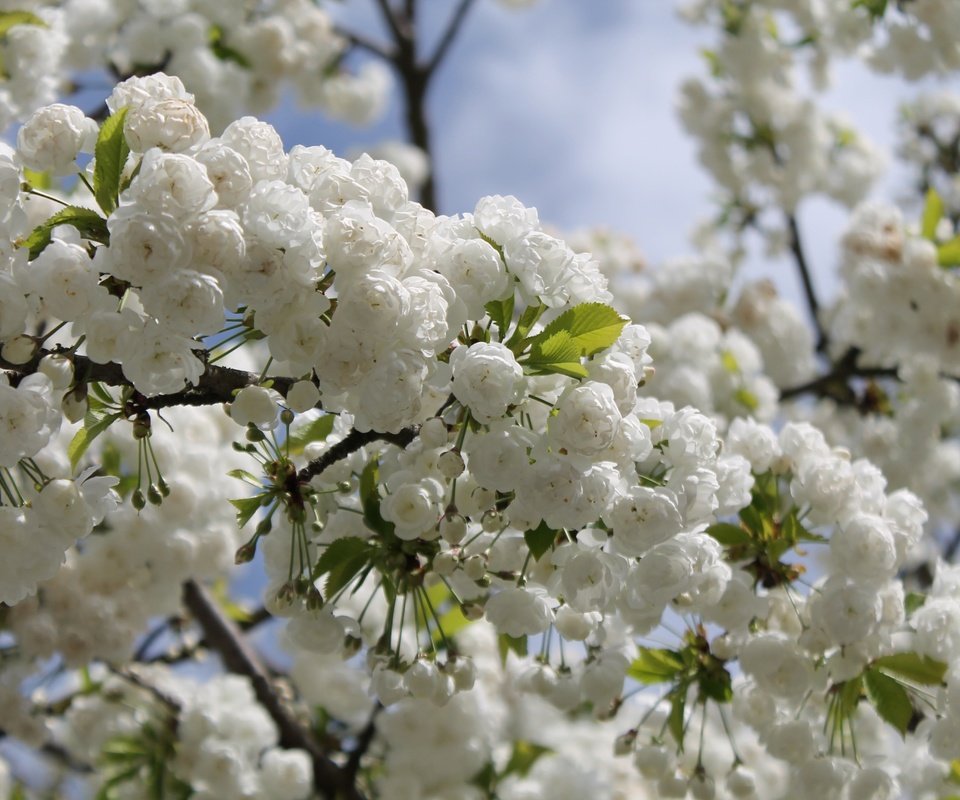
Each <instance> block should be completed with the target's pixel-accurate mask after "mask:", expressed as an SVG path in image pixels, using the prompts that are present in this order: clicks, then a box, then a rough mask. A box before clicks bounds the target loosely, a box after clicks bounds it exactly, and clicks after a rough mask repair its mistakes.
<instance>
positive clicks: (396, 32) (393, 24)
mask: <svg viewBox="0 0 960 800" xmlns="http://www.w3.org/2000/svg"><path fill="white" fill-rule="evenodd" d="M377 5H378V6H379V7H380V16H382V17H383V20H384V22H386V23H387V27H388V28H390V33H391V34H393V37H394V39H398V40H399V39H403V38H405V34H404V32H403V30H402V29H401V28H400V23H399V22H398V21H397V16H396V14H394V12H393V9H392V8H391V7H390V3H389V2H388V0H377Z"/></svg>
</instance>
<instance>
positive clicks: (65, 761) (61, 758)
mask: <svg viewBox="0 0 960 800" xmlns="http://www.w3.org/2000/svg"><path fill="white" fill-rule="evenodd" d="M7 736H8V734H7V732H6V731H5V730H3V729H2V728H0V739H5V738H6V737H7ZM35 749H36V752H38V753H40V754H41V755H44V756H47V757H48V758H52V759H54V760H55V761H56V762H57V763H58V764H60V765H61V766H63V767H66V768H67V769H69V770H72V771H73V772H79V773H83V774H87V773H90V772H93V767H91V766H90V765H89V764H84V763H82V762H80V761H77V760H76V759H74V757H73V756H72V755H70V753H68V752H67V750H66V749H65V748H64V747H62V746H61V745H59V744H57V743H56V742H50V741H48V742H44V743H43V744H42V745H40V746H39V747H37V748H35Z"/></svg>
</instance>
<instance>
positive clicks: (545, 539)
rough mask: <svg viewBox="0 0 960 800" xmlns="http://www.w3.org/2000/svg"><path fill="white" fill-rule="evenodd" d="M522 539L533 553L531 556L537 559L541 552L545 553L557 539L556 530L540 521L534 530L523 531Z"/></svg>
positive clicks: (541, 554)
mask: <svg viewBox="0 0 960 800" xmlns="http://www.w3.org/2000/svg"><path fill="white" fill-rule="evenodd" d="M523 540H524V541H525V542H526V543H527V547H529V548H530V552H531V553H533V557H534V558H535V559H536V560H537V561H539V560H540V558H541V557H542V556H543V554H544V553H546V552H547V550H549V549H550V548H551V547H552V546H553V543H554V542H555V541H556V540H557V532H556V531H555V530H554V529H553V528H551V527H550V526H549V525H547V523H546V522H541V523H540V524H539V525H538V526H537V528H536V530H532V531H525V532H524V534H523Z"/></svg>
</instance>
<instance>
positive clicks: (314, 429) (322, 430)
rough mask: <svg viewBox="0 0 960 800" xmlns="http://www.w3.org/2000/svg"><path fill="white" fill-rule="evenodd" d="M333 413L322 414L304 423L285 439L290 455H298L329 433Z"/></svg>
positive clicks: (331, 428) (331, 426) (331, 427)
mask: <svg viewBox="0 0 960 800" xmlns="http://www.w3.org/2000/svg"><path fill="white" fill-rule="evenodd" d="M334 419H335V417H334V415H333V414H324V415H323V416H321V417H317V418H316V419H315V420H313V421H312V422H310V423H309V424H307V425H305V426H304V427H303V428H301V429H300V430H298V431H297V432H296V433H295V434H291V435H290V438H289V439H288V440H287V442H288V445H289V447H290V455H292V456H296V455H300V454H301V453H302V452H303V450H304V448H305V447H306V446H307V445H308V444H311V443H312V442H322V441H325V440H326V438H327V437H328V436H329V435H330V432H331V431H332V430H333V422H334Z"/></svg>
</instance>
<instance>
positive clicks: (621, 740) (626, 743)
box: [613, 730, 637, 756]
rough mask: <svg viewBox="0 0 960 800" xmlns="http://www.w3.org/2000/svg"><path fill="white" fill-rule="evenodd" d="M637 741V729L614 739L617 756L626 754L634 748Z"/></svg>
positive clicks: (614, 749)
mask: <svg viewBox="0 0 960 800" xmlns="http://www.w3.org/2000/svg"><path fill="white" fill-rule="evenodd" d="M636 741H637V732H636V731H635V730H632V731H627V732H626V733H622V734H620V735H619V736H618V737H617V738H616V739H614V741H613V754H614V755H615V756H625V755H627V754H628V753H630V752H631V751H632V750H633V745H634V742H636Z"/></svg>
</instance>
